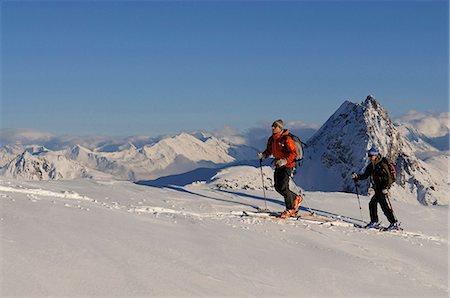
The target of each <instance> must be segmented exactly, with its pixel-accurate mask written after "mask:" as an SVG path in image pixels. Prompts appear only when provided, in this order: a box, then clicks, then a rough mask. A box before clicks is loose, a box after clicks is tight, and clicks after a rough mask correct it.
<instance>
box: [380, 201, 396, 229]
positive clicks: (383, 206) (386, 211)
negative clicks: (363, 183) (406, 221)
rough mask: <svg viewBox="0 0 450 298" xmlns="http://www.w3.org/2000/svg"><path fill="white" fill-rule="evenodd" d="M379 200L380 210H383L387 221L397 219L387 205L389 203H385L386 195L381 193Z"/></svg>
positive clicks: (392, 221) (391, 221)
mask: <svg viewBox="0 0 450 298" xmlns="http://www.w3.org/2000/svg"><path fill="white" fill-rule="evenodd" d="M379 202H380V206H381V210H383V212H384V215H386V217H387V219H388V220H389V222H390V223H395V222H397V220H396V219H395V216H394V212H392V209H391V208H390V207H389V205H388V203H387V199H386V195H384V194H381V195H380V199H379Z"/></svg>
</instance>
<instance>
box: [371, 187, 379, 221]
mask: <svg viewBox="0 0 450 298" xmlns="http://www.w3.org/2000/svg"><path fill="white" fill-rule="evenodd" d="M377 204H378V198H377V194H375V195H374V196H373V197H372V199H370V202H369V211H370V222H378V210H377V209H378V206H377Z"/></svg>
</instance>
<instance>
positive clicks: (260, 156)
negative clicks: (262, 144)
mask: <svg viewBox="0 0 450 298" xmlns="http://www.w3.org/2000/svg"><path fill="white" fill-rule="evenodd" d="M256 156H257V157H258V159H263V158H264V157H265V156H264V153H262V152H258V153H257V154H256Z"/></svg>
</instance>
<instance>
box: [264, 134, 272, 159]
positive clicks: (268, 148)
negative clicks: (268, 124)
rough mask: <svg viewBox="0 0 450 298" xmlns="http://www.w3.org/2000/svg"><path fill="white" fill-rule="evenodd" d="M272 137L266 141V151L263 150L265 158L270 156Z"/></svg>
mask: <svg viewBox="0 0 450 298" xmlns="http://www.w3.org/2000/svg"><path fill="white" fill-rule="evenodd" d="M272 143H273V142H272V137H270V138H269V140H268V141H267V146H266V150H264V152H263V154H264V156H265V157H266V158H267V157H269V156H271V155H272Z"/></svg>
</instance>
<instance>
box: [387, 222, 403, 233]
mask: <svg viewBox="0 0 450 298" xmlns="http://www.w3.org/2000/svg"><path fill="white" fill-rule="evenodd" d="M400 230H401V228H400V227H399V225H398V223H396V222H394V223H391V224H390V225H389V227H387V228H384V229H383V231H386V232H387V231H400Z"/></svg>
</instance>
